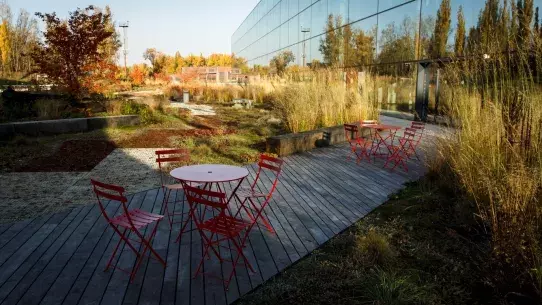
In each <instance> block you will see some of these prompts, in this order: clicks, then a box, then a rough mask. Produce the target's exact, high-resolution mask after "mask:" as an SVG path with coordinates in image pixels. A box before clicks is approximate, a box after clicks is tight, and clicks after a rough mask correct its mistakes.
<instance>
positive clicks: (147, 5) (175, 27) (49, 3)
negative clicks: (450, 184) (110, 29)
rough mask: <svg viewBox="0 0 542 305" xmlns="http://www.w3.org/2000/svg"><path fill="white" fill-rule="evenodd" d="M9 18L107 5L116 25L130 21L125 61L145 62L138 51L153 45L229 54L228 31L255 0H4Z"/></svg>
mask: <svg viewBox="0 0 542 305" xmlns="http://www.w3.org/2000/svg"><path fill="white" fill-rule="evenodd" d="M4 1H6V2H7V3H8V4H9V6H10V7H11V10H12V13H13V15H14V16H17V15H18V12H19V10H20V9H25V10H26V11H28V12H30V13H31V14H34V13H35V12H44V13H46V12H56V13H57V15H58V16H60V17H63V18H64V17H67V16H68V12H70V11H73V10H75V9H76V8H78V7H80V8H84V7H87V6H88V5H90V4H92V5H95V6H99V7H105V6H106V5H109V6H110V7H111V10H112V13H113V18H114V20H115V21H117V23H119V22H124V21H129V24H130V27H129V29H128V52H129V53H128V65H131V64H134V63H141V62H144V59H143V52H144V51H145V49H147V48H156V49H157V50H159V51H162V52H164V53H166V54H171V55H173V54H174V53H175V52H176V51H179V52H181V55H183V56H184V55H188V54H189V53H194V54H199V53H203V55H209V54H211V53H230V52H231V35H232V34H233V32H234V31H235V30H236V29H237V27H238V26H239V25H240V24H241V22H243V20H244V19H245V17H246V16H247V15H248V14H249V13H250V11H252V9H253V8H254V7H255V6H256V4H257V3H258V1H259V0H227V1H225V0H4Z"/></svg>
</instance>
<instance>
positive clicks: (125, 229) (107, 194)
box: [90, 179, 166, 282]
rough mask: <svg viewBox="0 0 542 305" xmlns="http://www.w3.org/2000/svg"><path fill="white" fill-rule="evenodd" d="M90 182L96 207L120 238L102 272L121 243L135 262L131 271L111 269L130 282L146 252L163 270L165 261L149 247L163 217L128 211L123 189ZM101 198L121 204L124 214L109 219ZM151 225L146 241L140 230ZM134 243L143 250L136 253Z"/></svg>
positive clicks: (106, 268)
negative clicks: (127, 278) (95, 199)
mask: <svg viewBox="0 0 542 305" xmlns="http://www.w3.org/2000/svg"><path fill="white" fill-rule="evenodd" d="M90 182H91V184H92V186H93V189H94V193H95V194H96V198H97V199H98V205H99V206H100V210H101V211H102V215H103V216H104V218H105V219H106V221H107V223H109V225H110V226H111V227H112V228H113V230H114V231H115V232H117V234H119V236H120V239H119V241H118V243H117V245H116V246H115V249H114V250H113V253H112V254H111V257H110V258H109V261H108V262H107V266H106V267H105V270H104V271H107V270H108V269H109V267H111V263H112V262H113V258H114V257H115V255H116V254H117V251H118V249H119V246H120V244H121V243H122V242H124V243H125V244H126V245H128V247H129V248H130V249H131V250H132V251H133V252H134V253H135V255H136V256H137V259H136V262H135V264H134V267H133V268H132V270H131V271H128V270H125V269H122V268H120V267H117V266H116V265H113V267H114V268H116V269H118V270H121V271H123V272H126V273H129V274H130V282H133V281H134V278H135V275H136V273H137V270H138V269H139V267H140V266H141V262H142V261H143V258H144V257H145V255H146V252H147V250H149V251H150V253H149V257H150V258H153V259H156V260H158V261H159V262H160V263H161V264H162V265H163V266H164V268H165V267H166V261H165V260H164V259H162V257H160V255H159V254H158V253H157V252H156V251H155V250H154V248H153V247H152V245H151V243H152V239H153V238H154V236H155V235H156V229H157V228H158V223H159V222H160V220H161V219H162V218H163V217H164V216H163V215H158V214H152V213H149V212H145V211H142V210H140V209H132V210H128V207H127V206H126V203H127V199H126V197H125V196H124V188H122V187H120V186H116V185H111V184H105V183H102V182H99V181H96V180H93V179H91V180H90ZM102 198H105V199H109V200H115V201H119V202H120V203H121V204H122V209H123V212H124V213H122V214H120V215H117V216H114V217H110V215H108V214H107V212H106V211H105V208H104V206H103V203H102ZM152 223H154V228H153V229H152V231H151V234H150V236H149V238H147V239H146V238H145V236H144V234H145V233H141V229H144V228H146V227H147V226H148V225H150V224H152ZM130 232H133V233H134V234H135V235H136V236H137V239H134V238H129V237H128V235H129V234H130ZM134 243H138V244H139V246H140V247H141V246H143V250H142V251H138V250H137V248H136V246H135V245H134Z"/></svg>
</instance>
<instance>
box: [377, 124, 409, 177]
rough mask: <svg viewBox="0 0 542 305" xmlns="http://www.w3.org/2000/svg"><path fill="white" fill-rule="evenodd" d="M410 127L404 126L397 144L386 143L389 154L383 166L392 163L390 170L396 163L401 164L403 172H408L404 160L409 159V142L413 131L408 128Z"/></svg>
mask: <svg viewBox="0 0 542 305" xmlns="http://www.w3.org/2000/svg"><path fill="white" fill-rule="evenodd" d="M409 129H411V128H406V129H405V132H404V135H403V137H402V138H399V145H395V144H390V145H388V150H389V151H390V154H389V155H388V158H387V160H386V163H385V164H384V168H387V167H388V164H389V163H393V164H394V165H393V167H392V168H391V170H394V169H395V168H396V167H397V166H398V165H400V166H402V167H403V169H404V170H405V172H408V167H407V165H406V160H408V159H409V148H408V147H409V146H408V145H409V143H411V142H412V141H414V137H415V132H413V131H412V130H409Z"/></svg>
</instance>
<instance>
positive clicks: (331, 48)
mask: <svg viewBox="0 0 542 305" xmlns="http://www.w3.org/2000/svg"><path fill="white" fill-rule="evenodd" d="M333 21H335V23H333ZM341 26H342V17H341V16H337V17H335V18H333V15H331V14H330V15H329V16H328V18H327V23H326V27H325V28H324V30H325V32H326V34H325V35H324V38H320V47H319V48H318V50H319V51H320V53H322V54H323V56H324V63H325V64H326V65H328V66H338V65H340V62H341V44H342V42H343V37H342V28H341Z"/></svg>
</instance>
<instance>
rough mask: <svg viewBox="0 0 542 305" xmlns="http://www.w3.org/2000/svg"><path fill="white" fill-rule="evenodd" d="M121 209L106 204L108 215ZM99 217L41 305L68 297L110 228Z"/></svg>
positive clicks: (60, 301)
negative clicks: (91, 255)
mask: <svg viewBox="0 0 542 305" xmlns="http://www.w3.org/2000/svg"><path fill="white" fill-rule="evenodd" d="M119 207H120V206H119V205H116V204H115V203H111V202H107V203H106V204H105V210H106V212H108V213H113V214H114V213H116V211H117V210H118V209H119ZM98 213H99V212H98ZM98 217H99V218H98V221H97V222H96V223H95V224H94V226H92V228H91V229H90V230H89V233H88V235H87V236H86V237H85V238H84V239H83V241H82V243H81V244H80V245H79V247H78V248H77V250H76V251H75V253H74V254H73V256H72V257H71V258H70V259H69V261H68V263H67V264H66V268H64V269H63V270H62V272H61V273H60V274H59V276H58V277H57V279H56V280H55V282H54V283H53V284H52V285H51V288H50V289H49V290H48V292H47V294H46V295H45V296H44V298H43V300H42V301H41V303H40V304H60V303H62V301H63V300H64V299H65V298H66V296H67V295H68V293H69V291H70V289H71V287H72V285H73V284H74V282H75V280H76V279H77V278H78V276H79V275H80V273H81V272H82V270H83V268H84V266H85V265H86V263H87V262H88V260H89V258H90V254H91V253H92V252H93V250H94V249H95V248H96V247H97V245H98V243H99V241H100V240H101V239H102V237H103V236H104V234H105V233H106V229H107V228H108V224H107V222H106V221H105V219H104V218H103V217H102V216H101V215H100V216H98Z"/></svg>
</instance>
